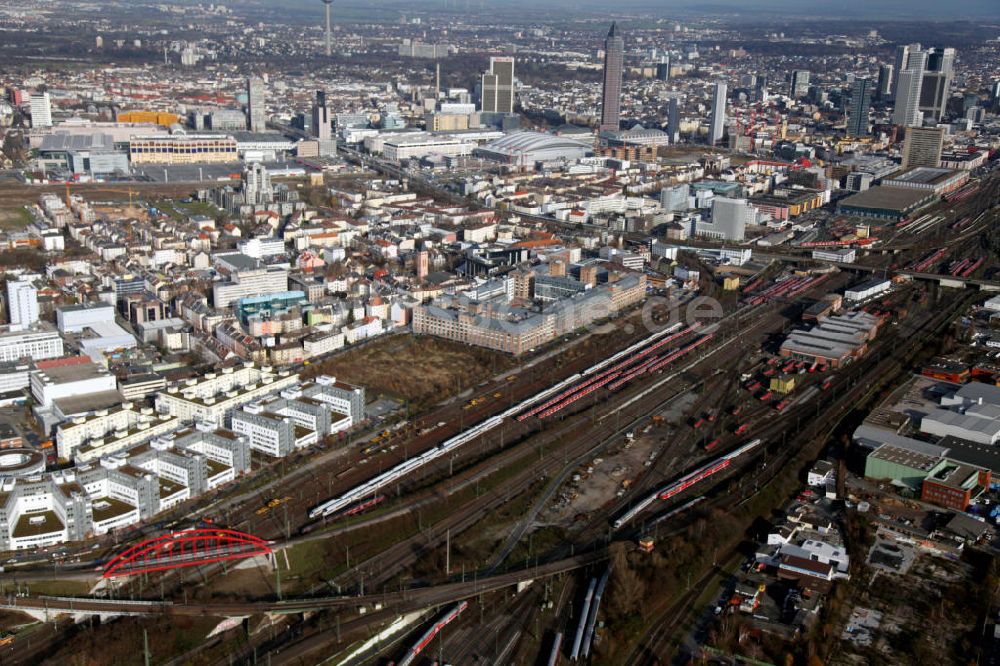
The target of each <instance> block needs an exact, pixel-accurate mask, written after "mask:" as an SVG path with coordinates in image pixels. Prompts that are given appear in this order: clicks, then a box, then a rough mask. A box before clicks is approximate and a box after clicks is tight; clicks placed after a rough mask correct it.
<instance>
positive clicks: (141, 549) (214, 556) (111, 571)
mask: <svg viewBox="0 0 1000 666" xmlns="http://www.w3.org/2000/svg"><path fill="white" fill-rule="evenodd" d="M272 553H273V551H272V550H271V546H270V545H269V544H268V542H267V541H265V540H264V539H261V538H260V537H256V536H253V535H252V534H247V533H246V532H239V531H237V530H230V529H226V528H207V529H193V530H184V531H181V532H171V533H169V534H162V535H160V536H157V537H154V538H152V539H147V540H146V541H143V542H141V543H138V544H136V545H134V546H132V547H130V548H128V549H127V550H124V551H122V552H121V553H119V554H118V555H116V556H115V557H114V558H112V559H111V560H110V561H109V562H108V563H107V565H105V567H104V578H114V577H116V576H130V575H133V574H141V573H150V572H154V571H166V570H168V569H179V568H182V567H194V566H198V565H201V564H211V563H213V562H222V561H224V560H242V559H248V558H251V557H256V556H258V555H268V556H270V555H272Z"/></svg>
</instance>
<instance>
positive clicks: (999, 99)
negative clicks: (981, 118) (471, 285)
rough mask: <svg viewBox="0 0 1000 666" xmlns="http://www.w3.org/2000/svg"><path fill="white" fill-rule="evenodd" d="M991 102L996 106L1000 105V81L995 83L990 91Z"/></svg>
mask: <svg viewBox="0 0 1000 666" xmlns="http://www.w3.org/2000/svg"><path fill="white" fill-rule="evenodd" d="M990 101H991V102H993V103H994V104H998V103H1000V79H997V80H996V81H994V82H993V87H992V88H991V89H990Z"/></svg>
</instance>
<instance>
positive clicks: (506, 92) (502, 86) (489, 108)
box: [480, 57, 514, 113]
mask: <svg viewBox="0 0 1000 666" xmlns="http://www.w3.org/2000/svg"><path fill="white" fill-rule="evenodd" d="M480 108H482V111H483V113H514V59H513V58H511V57H503V58H490V71H488V72H486V73H484V74H483V85H482V100H481V104H480Z"/></svg>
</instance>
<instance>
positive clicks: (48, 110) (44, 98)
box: [31, 92, 52, 127]
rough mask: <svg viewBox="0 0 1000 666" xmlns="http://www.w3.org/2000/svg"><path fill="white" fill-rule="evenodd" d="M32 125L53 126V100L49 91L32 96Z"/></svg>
mask: <svg viewBox="0 0 1000 666" xmlns="http://www.w3.org/2000/svg"><path fill="white" fill-rule="evenodd" d="M31 126H32V127H52V101H51V100H50V99H49V94H48V93H47V92H44V93H35V94H33V95H32V96H31Z"/></svg>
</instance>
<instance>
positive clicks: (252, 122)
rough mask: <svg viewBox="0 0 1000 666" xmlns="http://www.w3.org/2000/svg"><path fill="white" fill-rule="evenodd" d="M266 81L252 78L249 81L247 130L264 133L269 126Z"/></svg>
mask: <svg viewBox="0 0 1000 666" xmlns="http://www.w3.org/2000/svg"><path fill="white" fill-rule="evenodd" d="M265 95H266V91H265V89H264V81H262V80H261V79H259V78H257V77H255V76H251V77H250V78H248V79H247V129H248V130H250V131H251V132H263V131H264V129H265V126H266V124H267V109H266V107H265Z"/></svg>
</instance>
